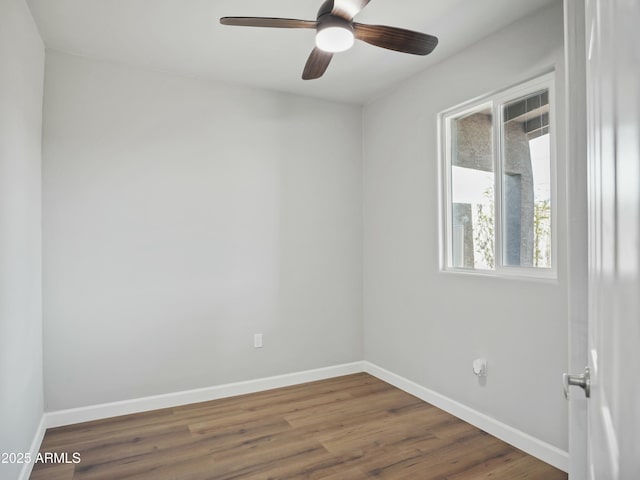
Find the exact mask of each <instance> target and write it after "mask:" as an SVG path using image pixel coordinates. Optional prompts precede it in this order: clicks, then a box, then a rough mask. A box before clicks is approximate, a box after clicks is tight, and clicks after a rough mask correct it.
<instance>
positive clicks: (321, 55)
mask: <svg viewBox="0 0 640 480" xmlns="http://www.w3.org/2000/svg"><path fill="white" fill-rule="evenodd" d="M370 1H371V0H326V1H325V2H324V3H323V4H322V6H321V7H320V10H318V17H317V19H316V20H315V21H312V20H296V19H293V18H269V17H222V18H221V19H220V23H221V24H223V25H236V26H243V27H271V28H313V29H315V30H316V46H315V47H314V49H313V50H312V51H311V55H309V58H308V59H307V63H306V65H305V66H304V70H303V72H302V79H303V80H312V79H315V78H320V77H321V76H322V75H323V74H324V72H325V71H326V70H327V67H328V66H329V63H330V62H331V59H332V58H333V54H334V53H338V52H344V51H346V50H348V49H349V48H351V47H352V46H353V44H354V41H355V39H358V40H362V41H363V42H367V43H369V44H371V45H375V46H376V47H382V48H386V49H388V50H395V51H397V52H404V53H411V54H414V55H428V54H429V53H431V52H432V51H433V49H434V48H436V45H438V39H437V38H436V37H434V36H432V35H427V34H426V33H419V32H413V31H411V30H405V29H402V28H396V27H387V26H384V25H365V24H362V23H357V22H354V21H353V17H355V16H356V15H357V14H358V13H359V12H360V11H361V10H362V9H363V8H364V7H366V6H367V4H368V3H369V2H370Z"/></svg>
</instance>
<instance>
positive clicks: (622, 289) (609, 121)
mask: <svg viewBox="0 0 640 480" xmlns="http://www.w3.org/2000/svg"><path fill="white" fill-rule="evenodd" d="M585 13H586V14H585V18H586V36H587V65H586V72H587V76H586V79H587V138H588V141H587V144H588V185H587V189H588V198H589V200H588V220H589V228H588V241H589V245H588V250H589V253H588V257H589V258H588V364H589V368H590V373H591V397H590V399H589V400H588V402H587V417H588V422H587V423H588V426H587V430H588V434H587V451H588V478H589V479H592V480H596V479H597V480H637V479H640V29H639V28H638V25H639V24H640V2H639V1H638V0H587V2H586V12H585ZM575 480H578V479H577V478H576V479H575Z"/></svg>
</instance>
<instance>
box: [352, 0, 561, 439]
mask: <svg viewBox="0 0 640 480" xmlns="http://www.w3.org/2000/svg"><path fill="white" fill-rule="evenodd" d="M562 25H563V21H562V2H559V1H558V2H555V3H554V4H553V5H551V6H550V7H548V8H545V9H544V10H542V11H540V12H538V13H536V14H534V15H532V16H530V17H527V18H526V19H524V20H522V21H520V22H517V23H515V24H513V25H511V26H509V27H507V28H506V29H504V30H502V31H500V32H498V33H496V34H494V35H492V36H490V37H487V38H486V39H484V40H483V41H481V42H479V43H477V44H476V45H474V46H473V47H471V48H469V49H467V50H465V51H464V52H462V53H460V54H458V55H457V56H455V57H452V58H450V59H448V60H446V61H443V62H442V63H440V64H438V65H436V66H434V67H433V68H430V69H428V70H427V71H425V72H423V73H422V74H420V75H417V76H415V77H413V78H411V79H409V80H408V81H406V82H404V83H402V84H400V85H397V86H396V87H395V88H394V89H393V91H390V92H387V94H385V95H383V96H381V97H380V98H378V99H377V100H376V101H374V102H372V103H371V104H369V105H367V106H366V107H365V109H364V142H363V144H364V159H365V160H364V334H365V344H364V348H365V359H366V360H369V361H371V362H373V363H375V364H377V365H379V366H381V367H383V368H386V369H388V370H390V371H392V372H394V373H396V374H399V375H401V376H404V377H406V378H408V379H410V380H413V381H415V382H416V383H418V384H420V385H423V386H425V387H427V388H430V389H432V390H434V391H436V392H438V393H440V394H443V395H445V396H447V397H449V398H451V399H453V400H455V401H457V402H460V403H462V404H464V405H466V406H468V407H470V408H473V409H475V410H477V411H480V412H482V413H485V414H487V415H489V416H490V417H493V418H495V419H497V420H499V421H502V422H504V423H506V424H508V425H510V426H512V427H515V428H517V429H519V430H521V431H524V432H526V433H528V434H530V435H533V436H534V437H537V438H539V439H541V440H543V441H546V442H548V443H550V444H552V445H555V446H557V447H559V448H561V449H563V450H566V449H567V410H566V408H567V407H566V403H565V400H564V398H563V397H562V394H561V389H560V375H561V373H562V372H563V371H565V370H566V363H567V333H566V332H567V281H566V277H567V268H566V255H567V248H566V245H565V243H566V238H567V237H566V222H567V218H566V212H565V208H564V206H563V205H562V203H561V202H559V203H558V206H559V210H558V212H557V214H558V227H559V228H558V232H556V233H557V235H558V246H559V249H558V252H557V254H558V256H557V258H558V281H557V282H553V281H530V280H529V281H527V280H516V281H514V280H505V279H500V278H491V277H487V276H477V275H472V274H466V275H465V274H454V273H441V272H440V271H439V256H438V248H439V237H438V235H439V234H438V225H439V209H438V162H439V159H438V155H437V141H438V138H437V133H436V132H437V115H438V113H439V112H441V111H442V110H445V109H447V108H450V107H452V106H455V105H457V104H460V103H462V102H464V101H467V100H470V99H472V98H475V97H477V96H480V95H482V94H485V93H488V92H492V91H495V90H498V89H501V88H505V87H508V86H510V85H513V84H516V83H518V82H521V81H523V80H526V79H528V78H531V77H533V76H535V75H538V74H541V73H544V72H546V71H548V70H549V69H551V68H555V69H556V86H557V90H556V92H557V100H556V109H557V110H556V112H557V114H558V115H557V117H556V118H557V119H558V125H557V126H558V130H557V133H558V138H559V139H561V137H562V135H563V128H562V122H563V117H564V115H563V111H562V107H563V98H564V97H563V91H562V86H563V64H562V62H563V30H562ZM557 151H558V152H563V151H564V146H563V144H562V142H560V141H559V143H558V147H557ZM558 162H559V163H558V165H559V168H558V197H559V198H560V199H563V198H564V194H565V192H564V188H563V187H564V183H565V180H566V179H565V175H564V164H563V159H562V155H560V156H559V158H558ZM480 356H484V357H486V358H487V359H488V362H489V364H488V365H489V368H488V377H487V379H486V384H485V385H481V384H480V383H479V382H478V379H477V378H476V377H475V376H474V375H473V373H472V368H471V362H472V360H473V359H474V358H476V357H480ZM523 376H524V378H525V379H526V380H523Z"/></svg>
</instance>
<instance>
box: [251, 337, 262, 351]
mask: <svg viewBox="0 0 640 480" xmlns="http://www.w3.org/2000/svg"><path fill="white" fill-rule="evenodd" d="M253 347H254V348H262V334H261V333H256V334H255V335H254V336H253Z"/></svg>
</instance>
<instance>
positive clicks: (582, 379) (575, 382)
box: [562, 367, 591, 399]
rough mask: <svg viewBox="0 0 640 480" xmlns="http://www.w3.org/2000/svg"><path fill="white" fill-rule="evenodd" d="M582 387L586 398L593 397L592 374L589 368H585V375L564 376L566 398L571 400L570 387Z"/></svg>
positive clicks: (563, 383)
mask: <svg viewBox="0 0 640 480" xmlns="http://www.w3.org/2000/svg"><path fill="white" fill-rule="evenodd" d="M571 386H575V387H580V388H582V389H583V390H584V396H585V397H586V398H589V397H590V396H591V372H590V371H589V367H584V373H581V374H579V375H569V374H568V373H563V374H562V387H563V389H564V398H566V399H569V387H571Z"/></svg>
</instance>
